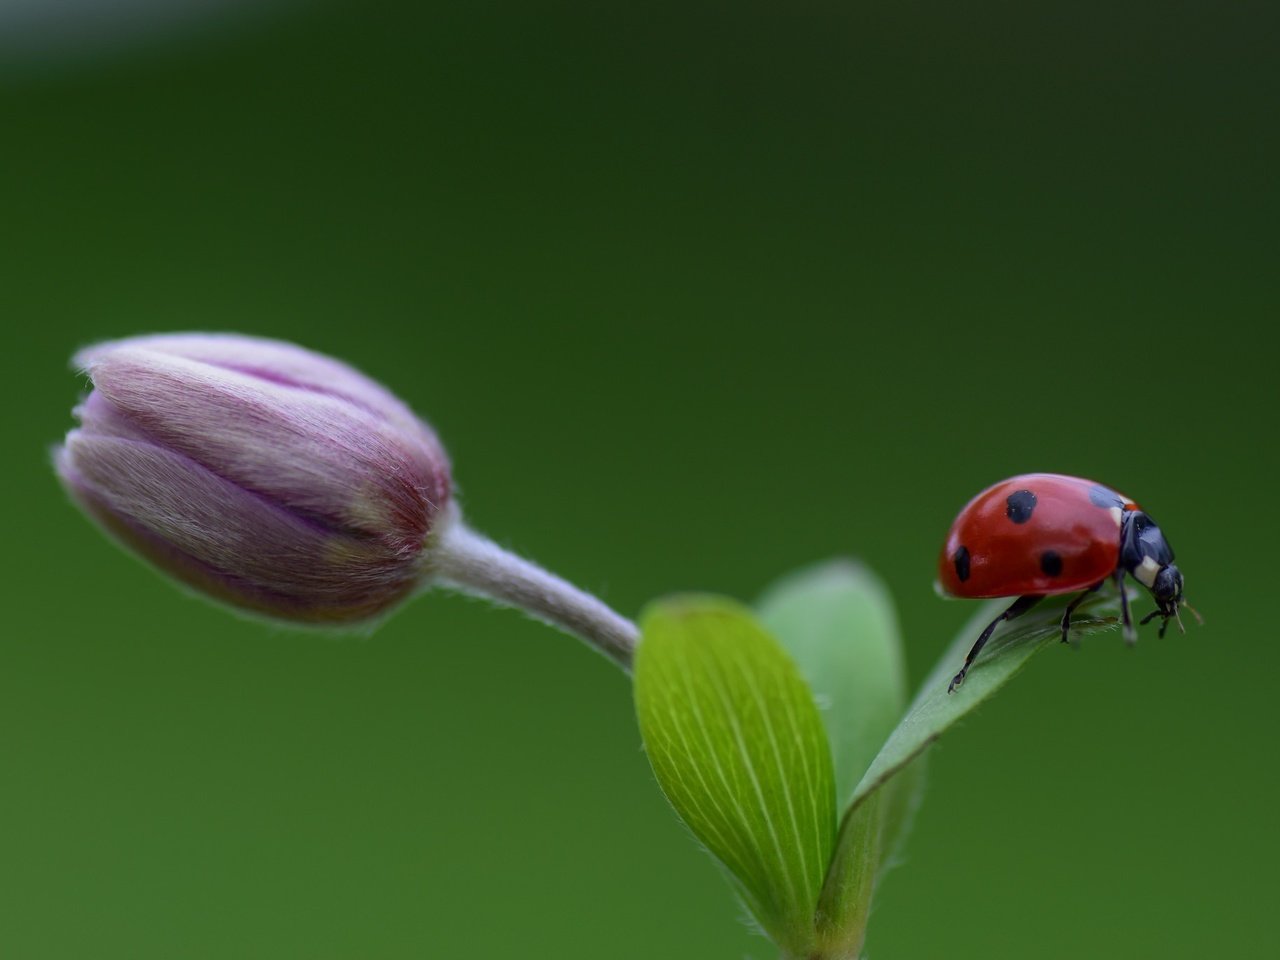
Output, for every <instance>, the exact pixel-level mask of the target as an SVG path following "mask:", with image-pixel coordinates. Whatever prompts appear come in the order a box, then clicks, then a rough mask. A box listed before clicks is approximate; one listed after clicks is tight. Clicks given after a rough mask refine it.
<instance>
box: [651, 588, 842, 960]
mask: <svg viewBox="0 0 1280 960" xmlns="http://www.w3.org/2000/svg"><path fill="white" fill-rule="evenodd" d="M634 678H635V684H634V687H635V699H636V713H637V717H638V719H639V723H640V732H641V735H642V736H643V738H644V743H645V748H646V750H647V752H648V755H649V762H650V763H651V764H652V765H653V771H654V774H655V775H656V776H657V779H658V783H659V785H660V786H661V787H662V790H663V792H664V793H665V794H666V796H667V799H669V800H670V801H671V804H672V806H674V807H675V809H676V812H677V813H678V814H679V815H680V817H681V819H683V820H684V822H685V823H686V824H687V825H688V826H689V829H690V830H692V831H693V833H694V835H695V836H696V837H697V838H698V839H699V840H700V841H701V842H702V843H703V844H704V845H705V846H706V847H707V849H708V850H710V851H711V853H712V854H713V855H714V856H715V857H716V858H717V859H719V860H720V862H721V863H723V864H724V866H725V867H726V868H727V869H728V871H729V873H730V874H731V875H732V876H733V878H734V879H735V881H736V883H737V885H738V887H739V890H740V892H741V893H742V896H743V898H744V900H745V901H746V902H747V905H748V906H749V907H750V909H751V911H752V913H754V914H755V917H756V919H757V920H758V921H759V923H760V925H761V926H762V927H763V928H764V930H765V932H767V933H768V934H769V935H770V936H771V937H773V939H774V940H775V941H776V942H777V943H778V944H779V946H781V947H783V949H785V950H787V951H788V952H789V953H791V954H803V953H805V952H806V951H807V950H808V949H809V948H810V946H811V945H812V942H813V938H814V930H813V918H814V911H815V907H816V905H817V902H818V894H819V891H820V889H821V886H822V882H823V876H824V874H825V873H826V870H827V864H828V861H829V860H830V857H831V853H832V849H833V845H834V834H835V799H834V798H835V787H834V783H833V778H832V768H831V751H830V748H829V747H828V745H827V739H826V734H825V732H824V731H823V727H822V721H821V719H820V718H819V717H818V711H817V708H816V707H815V706H814V703H813V694H812V693H811V691H810V690H809V688H808V686H807V685H806V684H805V682H804V680H803V679H801V676H800V672H799V670H798V669H797V668H796V665H795V663H794V662H793V661H792V660H791V658H790V657H789V656H788V655H787V653H786V651H785V650H783V649H782V647H781V645H780V644H779V643H778V642H777V641H776V640H774V638H773V637H771V636H770V635H769V634H768V633H767V632H766V631H765V630H764V628H763V627H762V626H760V624H759V623H758V622H757V621H756V620H755V618H754V617H753V616H752V614H751V613H750V611H748V610H747V609H746V608H744V607H742V606H740V605H738V604H736V603H734V602H732V601H729V600H724V599H719V598H715V597H681V598H675V599H669V600H663V601H659V602H658V603H656V604H653V605H652V606H650V607H649V608H648V609H647V610H646V611H645V613H644V616H643V617H642V618H641V642H640V645H639V647H638V648H637V651H636V659H635V675H634Z"/></svg>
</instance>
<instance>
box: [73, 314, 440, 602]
mask: <svg viewBox="0 0 1280 960" xmlns="http://www.w3.org/2000/svg"><path fill="white" fill-rule="evenodd" d="M76 362H77V364H79V365H80V366H81V367H83V369H84V370H85V371H86V372H87V373H88V375H89V377H90V379H91V380H92V381H93V392H92V393H90V394H89V396H88V398H87V399H86V400H85V401H84V403H82V404H81V405H80V406H79V407H78V408H77V409H76V414H77V416H78V417H79V419H80V426H79V428H77V429H74V430H72V431H71V432H70V433H68V434H67V438H66V443H65V445H64V446H62V447H61V448H59V449H58V451H57V454H56V467H57V471H58V475H59V476H60V477H61V479H62V482H63V484H64V485H65V486H66V488H67V490H68V491H69V492H70V494H71V496H72V497H73V498H74V499H75V500H76V502H77V503H79V504H80V506H81V507H83V508H84V509H85V510H86V511H87V512H88V513H89V514H90V515H91V516H92V517H93V518H94V519H95V520H97V521H98V522H99V523H100V524H101V525H102V526H103V527H104V528H105V529H106V530H107V531H108V532H109V533H111V534H112V535H113V536H115V537H116V538H117V539H118V540H119V541H120V542H121V543H123V544H125V545H126V546H127V547H130V548H132V549H133V550H135V551H137V552H138V553H139V554H141V555H142V556H144V557H145V558H146V559H148V560H150V561H151V562H152V563H154V564H155V565H156V566H157V567H159V568H160V569H161V570H163V571H165V572H167V573H169V574H172V575H173V576H175V577H177V578H178V579H180V580H182V581H184V582H186V583H187V584H189V585H190V586H192V587H194V588H196V589H197V590H199V591H201V592H203V593H206V594H208V595H210V596H212V597H215V598H217V599H219V600H223V601H226V602H227V603H231V604H233V605H235V606H238V607H242V608H245V609H248V610H253V611H256V612H258V613H263V614H267V615H269V616H272V617H278V618H281V619H285V620H294V621H302V622H307V623H350V622H354V621H359V620H363V619H367V618H370V617H374V616H377V615H378V614H380V613H382V612H384V611H386V610H388V609H389V608H390V607H392V606H393V605H394V604H396V603H397V602H398V601H400V600H401V599H403V598H404V597H405V596H406V595H407V594H409V593H411V592H412V591H413V590H414V589H415V587H416V586H417V585H418V584H419V583H420V581H421V580H422V579H423V577H424V575H425V564H424V562H423V552H424V548H425V546H426V543H427V540H428V537H429V535H430V534H431V533H432V531H433V528H434V527H435V526H436V525H437V520H438V519H441V520H443V512H444V511H445V509H446V506H448V504H449V494H450V479H449V463H448V459H447V457H446V455H445V453H444V450H443V449H442V448H441V446H440V443H439V441H438V440H437V439H436V437H435V434H434V433H432V431H431V430H430V428H429V427H427V426H426V424H424V423H423V422H422V421H421V420H419V419H418V418H417V417H416V416H414V414H413V413H412V412H411V411H410V410H409V408H408V407H406V406H405V405H404V404H403V403H401V402H400V401H399V400H397V399H396V398H395V397H394V396H392V394H391V393H389V392H388V391H387V390H385V389H384V388H383V387H381V386H379V385H378V384H376V383H374V382H373V381H372V380H369V379H368V378H367V377H365V376H363V375H361V374H360V373H357V372H356V371H355V370H353V369H352V368H351V367H348V366H346V365H345V364H343V363H340V362H338V361H337V360H333V359H331V358H329V357H325V356H321V355H319V354H316V353H311V352H310V351H307V350H303V349H302V348H300V347H296V346H293V345H292V344H287V343H281V342H278V341H272V340H263V339H258V338H254V337H241V336H231V335H208V334H173V335H165V336H152V337H137V338H133V339H128V340H118V341H114V342H110V343H104V344H99V345H98V346H95V347H91V348H90V349H88V350H85V351H84V352H82V353H81V354H79V355H78V356H77V357H76Z"/></svg>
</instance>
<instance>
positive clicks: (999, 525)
mask: <svg viewBox="0 0 1280 960" xmlns="http://www.w3.org/2000/svg"><path fill="white" fill-rule="evenodd" d="M1126 573H1128V574H1131V575H1132V576H1133V578H1134V579H1135V580H1137V581H1138V582H1139V583H1140V584H1142V585H1143V586H1144V587H1146V588H1147V589H1148V590H1149V591H1150V592H1151V596H1152V597H1153V598H1154V599H1155V602H1156V609H1155V610H1153V611H1151V613H1149V614H1147V615H1146V616H1145V617H1144V618H1143V619H1142V622H1143V623H1144V624H1145V623H1146V622H1147V621H1148V620H1151V619H1152V618H1154V617H1157V616H1159V617H1163V618H1164V619H1163V620H1162V621H1161V623H1160V636H1162V637H1163V636H1164V632H1165V629H1166V628H1167V627H1168V626H1169V620H1170V618H1173V619H1175V620H1176V621H1177V623H1178V629H1179V630H1181V629H1183V627H1182V618H1181V617H1180V616H1179V615H1178V607H1179V606H1180V605H1182V606H1187V603H1186V601H1185V600H1184V599H1183V598H1182V573H1181V572H1180V571H1179V570H1178V568H1177V567H1175V566H1174V565H1173V548H1172V547H1170V546H1169V541H1168V540H1166V539H1165V537H1164V534H1163V533H1161V532H1160V528H1159V527H1157V526H1156V523H1155V521H1154V520H1152V519H1151V518H1150V517H1149V516H1147V514H1145V513H1143V512H1142V509H1141V508H1140V507H1139V506H1138V505H1137V504H1136V503H1134V502H1133V501H1132V500H1130V499H1129V498H1128V497H1126V496H1124V495H1123V494H1119V493H1116V492H1115V491H1114V490H1112V489H1111V488H1110V487H1105V486H1103V485H1102V484H1100V483H1094V482H1093V481H1092V480H1082V479H1080V478H1079V477H1067V476H1063V475H1061V474H1057V473H1027V474H1023V475H1021V476H1017V477H1011V478H1010V479H1008V480H1002V481H1001V482H1000V483H997V484H996V485H995V486H993V487H988V488H987V489H986V490H983V491H982V492H981V493H980V494H978V495H977V496H976V497H974V498H973V499H972V500H970V501H969V503H968V505H967V506H966V507H965V508H964V509H963V510H961V511H960V515H959V516H958V517H956V519H955V522H954V523H952V524H951V532H950V533H948V534H947V542H946V543H945V544H944V545H943V547H942V555H941V556H940V557H939V558H938V581H939V585H940V586H941V588H942V590H943V591H944V592H946V593H948V594H950V595H951V596H953V597H1017V598H1018V599H1017V600H1015V601H1014V602H1013V604H1012V605H1011V606H1010V607H1009V609H1007V610H1005V611H1004V613H1002V614H1000V616H998V617H996V618H995V619H994V620H992V621H991V623H990V624H988V625H987V628H986V629H985V630H983V631H982V634H981V636H979V637H978V642H977V643H975V644H974V645H973V649H972V650H970V651H969V655H968V656H967V657H965V658H964V666H963V667H961V668H960V672H959V673H957V674H956V676H955V679H953V680H952V681H951V685H950V686H949V687H948V688H947V692H948V693H950V692H951V691H953V690H955V688H956V687H958V686H960V684H961V683H963V682H964V677H965V674H966V673H968V671H969V667H970V665H972V663H973V660H974V658H975V657H976V656H977V655H978V652H979V651H980V650H981V649H982V647H983V645H984V644H985V643H986V642H987V640H988V639H989V638H990V637H991V633H992V631H994V630H995V628H996V625H997V624H999V623H1000V621H1002V620H1012V619H1013V618H1014V617H1017V616H1021V615H1022V614H1024V613H1026V612H1027V611H1028V610H1030V609H1031V608H1032V607H1033V606H1035V605H1036V604H1037V603H1038V602H1039V601H1040V600H1041V599H1042V598H1044V597H1049V596H1054V595H1056V594H1062V593H1072V592H1074V591H1076V590H1079V591H1081V593H1080V596H1078V597H1076V598H1075V599H1074V600H1072V601H1071V602H1070V603H1068V604H1067V609H1066V610H1065V611H1064V612H1063V614H1062V640H1063V642H1064V643H1065V642H1066V641H1067V638H1068V633H1069V631H1070V628H1071V614H1072V611H1074V610H1075V608H1076V606H1078V605H1079V603H1080V601H1082V600H1083V599H1084V598H1085V597H1087V596H1088V595H1089V594H1091V593H1093V591H1095V590H1097V589H1098V588H1099V587H1101V586H1102V585H1103V584H1104V583H1106V582H1107V580H1108V579H1114V580H1115V582H1116V586H1117V588H1118V589H1119V591H1120V609H1121V611H1122V613H1123V615H1124V631H1125V639H1126V640H1128V641H1129V642H1130V643H1132V642H1133V641H1134V640H1135V639H1136V631H1135V630H1134V628H1133V621H1132V620H1131V619H1130V617H1129V596H1128V593H1127V592H1126V591H1125V581H1124V578H1125V574H1126ZM1188 609H1191V610H1192V612H1193V613H1195V610H1194V609H1193V608H1190V607H1188ZM1196 616H1197V617H1198V616H1199V614H1196Z"/></svg>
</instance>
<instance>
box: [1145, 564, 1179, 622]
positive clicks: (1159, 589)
mask: <svg viewBox="0 0 1280 960" xmlns="http://www.w3.org/2000/svg"><path fill="white" fill-rule="evenodd" d="M1151 595H1152V596H1153V597H1155V598H1156V603H1158V604H1159V605H1160V612H1161V613H1163V614H1164V615H1165V616H1166V617H1167V616H1171V615H1173V614H1174V613H1175V612H1176V611H1177V609H1178V604H1179V603H1181V602H1182V571H1181V570H1179V569H1178V568H1177V567H1175V566H1174V565H1173V564H1172V563H1170V564H1168V565H1166V566H1164V567H1161V568H1160V572H1159V573H1157V574H1156V578H1155V580H1154V581H1153V582H1152V584H1151Z"/></svg>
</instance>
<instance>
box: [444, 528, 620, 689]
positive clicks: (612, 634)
mask: <svg viewBox="0 0 1280 960" xmlns="http://www.w3.org/2000/svg"><path fill="white" fill-rule="evenodd" d="M427 556H428V557H429V558H430V559H429V560H428V565H429V566H428V569H429V571H430V573H431V579H432V581H433V582H436V583H440V584H443V585H445V586H449V587H453V588H454V589H456V590H460V591H462V592H463V593H468V594H472V595H475V596H481V597H485V598H487V599H489V600H492V601H494V602H495V603H500V604H503V605H505V606H508V607H515V608H516V609H517V610H523V611H524V612H525V613H527V614H529V616H531V617H534V618H536V619H538V620H541V621H543V622H544V623H549V624H551V625H552V626H554V627H559V628H560V629H561V630H563V631H565V632H566V633H569V634H572V635H573V636H575V637H577V638H578V639H580V640H582V641H583V642H585V643H586V644H587V645H589V646H592V647H595V648H596V649H597V650H598V651H600V652H601V653H603V654H604V655H605V656H607V657H609V658H610V659H611V660H613V661H614V662H615V663H616V664H618V666H620V667H621V668H622V669H623V670H625V671H628V672H630V670H631V658H632V656H633V655H634V653H635V648H636V644H637V643H638V642H639V639H640V631H639V629H638V628H637V627H636V625H635V624H634V623H632V622H631V621H630V620H628V619H627V618H626V617H623V616H620V615H619V614H617V613H615V612H614V611H613V610H611V609H609V607H608V606H606V605H605V604H604V603H603V602H601V601H600V600H598V599H597V598H595V597H593V596H592V595H591V594H589V593H586V592H585V591H582V590H579V589H578V588H577V587H575V586H574V585H573V584H571V583H569V582H567V581H565V580H562V579H561V578H560V577H557V576H556V575H555V574H552V573H548V572H547V571H546V570H543V569H542V568H541V567H539V566H538V565H537V564H535V563H531V562H529V561H528V560H525V559H524V558H522V557H518V556H516V555H515V554H513V553H511V552H509V551H507V550H504V549H503V548H502V547H500V546H498V545H497V544H496V543H494V542H493V541H492V540H490V539H489V538H488V537H485V536H483V535H481V534H479V533H476V532H475V531H474V530H472V529H471V528H470V527H468V526H467V525H466V523H465V522H464V521H463V520H462V516H461V514H460V513H459V512H458V511H457V510H456V509H453V510H451V511H450V512H449V514H448V515H446V516H444V517H442V518H441V521H440V526H439V527H438V528H437V530H436V532H435V534H434V537H433V541H432V543H431V544H430V548H429V549H428V551H427Z"/></svg>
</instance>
